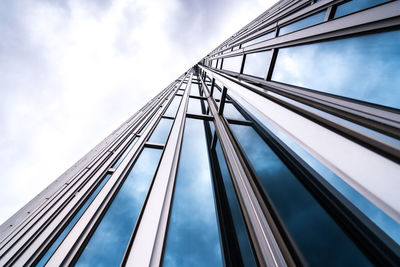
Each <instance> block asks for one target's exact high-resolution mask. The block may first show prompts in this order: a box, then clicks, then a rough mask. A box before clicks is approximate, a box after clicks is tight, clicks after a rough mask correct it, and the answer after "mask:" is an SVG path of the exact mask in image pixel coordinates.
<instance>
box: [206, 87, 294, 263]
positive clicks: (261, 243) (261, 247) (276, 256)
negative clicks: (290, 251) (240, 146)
mask: <svg viewBox="0 0 400 267" xmlns="http://www.w3.org/2000/svg"><path fill="white" fill-rule="evenodd" d="M203 85H204V86H205V83H203ZM224 88H225V86H224ZM204 92H205V94H206V96H207V100H208V104H209V107H210V110H211V114H212V115H213V116H214V124H215V129H216V131H217V135H218V137H219V140H220V142H221V147H222V149H223V151H224V154H225V158H226V162H227V165H228V167H229V170H230V173H231V176H232V181H233V183H234V185H235V188H236V189H237V194H238V197H239V199H240V200H241V205H243V206H242V211H243V213H244V214H245V219H246V223H247V226H248V228H249V230H250V233H251V237H252V240H253V245H254V247H255V250H256V254H257V258H258V260H259V263H260V265H261V266H287V265H288V264H289V265H292V264H291V262H289V263H287V262H286V260H285V258H284V257H283V255H282V252H281V250H280V248H279V245H278V243H277V241H276V239H275V237H274V235H273V232H272V230H271V228H270V226H269V224H268V221H267V219H266V218H265V216H264V212H263V209H262V207H261V206H260V203H259V202H258V199H257V197H256V194H255V193H254V191H253V189H252V186H251V184H250V182H249V179H251V178H250V176H249V172H248V171H246V167H244V166H243V164H242V162H241V160H240V158H239V156H238V153H237V151H236V150H235V147H234V145H233V142H232V140H231V139H230V135H229V132H228V130H227V129H226V127H225V126H224V122H223V119H222V116H221V115H220V114H219V112H217V110H216V107H215V106H214V104H213V100H212V99H211V96H210V94H209V92H208V91H207V90H204Z"/></svg>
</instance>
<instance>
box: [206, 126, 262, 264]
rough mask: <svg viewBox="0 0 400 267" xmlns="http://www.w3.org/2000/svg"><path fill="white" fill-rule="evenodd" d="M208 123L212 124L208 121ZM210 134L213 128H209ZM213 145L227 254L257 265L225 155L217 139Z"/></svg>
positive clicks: (234, 260)
mask: <svg viewBox="0 0 400 267" xmlns="http://www.w3.org/2000/svg"><path fill="white" fill-rule="evenodd" d="M210 125H213V124H212V123H210ZM211 133H212V136H213V135H214V134H213V130H212V129H211ZM215 140H216V142H215V146H213V148H212V149H211V151H212V152H211V153H212V155H213V157H214V160H215V161H214V162H213V168H214V169H215V170H216V171H215V172H216V173H217V178H218V179H220V181H219V183H218V182H217V183H216V184H217V185H219V186H218V187H220V188H219V189H220V190H219V194H218V195H219V197H220V199H221V200H220V202H221V203H222V204H221V205H223V206H222V207H221V211H220V212H221V213H223V215H222V216H224V218H225V220H224V225H223V226H224V227H225V231H224V232H227V236H226V237H225V238H226V239H227V240H228V242H229V244H227V247H229V248H230V249H229V254H230V255H229V256H230V258H231V260H232V261H233V262H235V263H236V264H237V265H238V266H257V264H256V262H257V261H256V259H255V256H254V252H253V249H252V245H251V243H250V239H249V235H248V232H247V228H246V225H245V222H244V218H243V214H242V211H241V208H240V205H239V201H238V198H237V196H236V192H235V188H234V186H233V183H232V178H231V176H230V174H229V170H228V166H227V165H226V161H225V157H224V154H223V152H222V148H221V145H220V143H219V140H218V139H215Z"/></svg>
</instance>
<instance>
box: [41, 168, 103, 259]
mask: <svg viewBox="0 0 400 267" xmlns="http://www.w3.org/2000/svg"><path fill="white" fill-rule="evenodd" d="M110 177H111V174H107V175H106V176H105V177H104V178H103V180H102V181H101V183H100V184H99V185H98V186H97V187H96V190H94V191H93V192H92V193H91V194H90V196H89V198H88V199H87V200H86V201H85V204H83V206H82V207H81V208H80V209H79V210H78V212H77V213H76V214H75V216H74V217H73V218H72V220H71V221H70V222H69V223H68V225H67V226H66V227H65V228H64V230H63V231H62V232H61V234H60V235H59V236H58V237H57V239H56V240H55V241H54V242H53V244H52V245H51V246H50V248H49V249H48V250H47V251H46V254H44V255H43V257H42V258H41V259H40V261H39V262H38V264H37V265H36V266H44V265H45V264H46V262H47V261H48V260H49V258H50V256H51V255H52V254H53V253H54V251H55V250H56V249H57V247H58V245H60V243H61V242H62V241H63V240H64V238H65V237H66V236H67V234H68V233H69V231H70V230H71V229H72V227H73V226H74V225H75V223H76V222H77V221H78V219H79V218H80V217H81V215H82V214H83V212H84V211H85V210H86V208H87V207H88V206H89V204H90V203H92V201H93V199H94V198H95V197H96V196H97V194H98V193H99V191H100V190H101V189H102V188H103V186H104V185H105V184H106V183H107V181H108V179H109V178H110Z"/></svg>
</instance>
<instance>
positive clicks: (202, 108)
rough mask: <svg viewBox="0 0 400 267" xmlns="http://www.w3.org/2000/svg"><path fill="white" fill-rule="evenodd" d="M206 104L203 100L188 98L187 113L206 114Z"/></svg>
mask: <svg viewBox="0 0 400 267" xmlns="http://www.w3.org/2000/svg"><path fill="white" fill-rule="evenodd" d="M207 108H208V104H207V102H206V101H204V100H200V99H197V98H192V97H191V98H189V105H188V110H187V112H188V113H191V114H206V111H207Z"/></svg>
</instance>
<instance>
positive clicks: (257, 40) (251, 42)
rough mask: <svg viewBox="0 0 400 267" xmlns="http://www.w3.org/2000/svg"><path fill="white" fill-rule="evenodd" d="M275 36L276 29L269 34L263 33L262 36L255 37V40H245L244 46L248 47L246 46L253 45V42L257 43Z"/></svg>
mask: <svg viewBox="0 0 400 267" xmlns="http://www.w3.org/2000/svg"><path fill="white" fill-rule="evenodd" d="M274 37H275V31H273V32H269V33H267V34H264V35H261V36H259V37H257V38H255V39H253V40H250V41H248V42H245V43H244V44H243V45H242V46H243V47H246V46H249V45H252V44H255V43H259V42H262V41H266V40H268V39H271V38H274Z"/></svg>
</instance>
